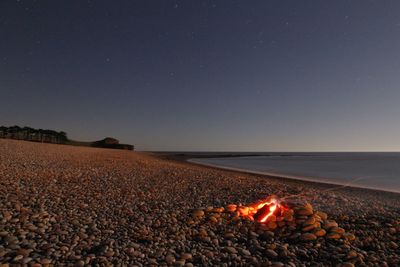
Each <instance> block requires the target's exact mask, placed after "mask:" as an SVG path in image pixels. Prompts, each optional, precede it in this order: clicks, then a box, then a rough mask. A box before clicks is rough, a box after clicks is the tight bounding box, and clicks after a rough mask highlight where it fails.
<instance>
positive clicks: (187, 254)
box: [181, 253, 192, 260]
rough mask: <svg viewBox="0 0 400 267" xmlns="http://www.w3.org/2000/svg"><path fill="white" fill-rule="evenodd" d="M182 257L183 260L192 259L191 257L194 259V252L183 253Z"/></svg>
mask: <svg viewBox="0 0 400 267" xmlns="http://www.w3.org/2000/svg"><path fill="white" fill-rule="evenodd" d="M181 259H183V260H191V259H192V254H190V253H183V254H182V255H181Z"/></svg>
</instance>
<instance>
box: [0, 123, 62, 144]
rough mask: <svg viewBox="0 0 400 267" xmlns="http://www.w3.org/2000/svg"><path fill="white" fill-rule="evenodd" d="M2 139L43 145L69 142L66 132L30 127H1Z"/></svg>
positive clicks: (0, 135)
mask: <svg viewBox="0 0 400 267" xmlns="http://www.w3.org/2000/svg"><path fill="white" fill-rule="evenodd" d="M0 138H9V139H17V140H26V141H34V142H43V143H54V144H66V143H67V142H68V138H67V134H66V133H65V132H62V131H61V132H57V131H53V130H43V129H34V128H30V127H19V126H11V127H5V126H0Z"/></svg>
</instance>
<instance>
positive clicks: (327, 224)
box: [323, 220, 338, 230]
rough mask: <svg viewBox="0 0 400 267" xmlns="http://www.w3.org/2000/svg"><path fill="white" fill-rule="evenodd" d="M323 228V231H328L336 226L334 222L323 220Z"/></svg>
mask: <svg viewBox="0 0 400 267" xmlns="http://www.w3.org/2000/svg"><path fill="white" fill-rule="evenodd" d="M323 227H324V229H326V230H329V229H330V228H332V227H338V224H337V222H336V221H334V220H325V221H324V224H323Z"/></svg>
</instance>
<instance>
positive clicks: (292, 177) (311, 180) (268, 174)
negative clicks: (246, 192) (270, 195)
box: [186, 157, 400, 194]
mask: <svg viewBox="0 0 400 267" xmlns="http://www.w3.org/2000/svg"><path fill="white" fill-rule="evenodd" d="M210 158H211V157H210ZM196 159H197V158H190V159H186V162H188V163H193V164H197V165H201V166H207V167H212V168H216V169H222V170H229V171H235V172H240V173H250V174H255V175H261V176H265V177H267V178H268V177H269V178H270V177H274V178H283V179H290V180H295V181H301V182H309V183H315V184H324V185H328V186H337V188H338V189H342V188H354V189H362V190H371V191H378V192H384V193H393V194H400V191H396V190H393V191H392V190H389V189H385V188H376V187H368V186H357V185H351V184H350V183H348V184H343V183H339V182H337V183H336V182H334V181H326V182H324V181H321V180H318V178H312V177H306V176H300V175H289V174H281V173H275V172H263V171H253V170H249V169H242V168H235V167H227V166H221V165H218V164H212V163H205V162H198V161H196Z"/></svg>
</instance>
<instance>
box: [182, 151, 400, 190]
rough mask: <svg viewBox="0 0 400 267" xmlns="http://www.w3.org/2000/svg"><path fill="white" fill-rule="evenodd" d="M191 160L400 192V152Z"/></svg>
mask: <svg viewBox="0 0 400 267" xmlns="http://www.w3.org/2000/svg"><path fill="white" fill-rule="evenodd" d="M189 161H191V162H195V163H200V164H205V165H211V166H218V167H224V168H228V169H236V170H242V171H248V172H253V173H262V174H269V175H274V176H282V177H288V178H293V179H302V180H309V181H317V182H323V183H333V184H340V185H349V186H355V187H363V188H372V189H379V190H385V191H392V192H400V153H258V154H257V155H254V154H253V155H252V156H244V157H241V156H240V154H235V157H223V155H222V156H221V155H218V157H217V158H194V159H190V160H189Z"/></svg>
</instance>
